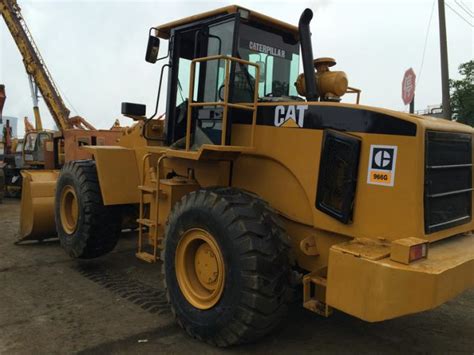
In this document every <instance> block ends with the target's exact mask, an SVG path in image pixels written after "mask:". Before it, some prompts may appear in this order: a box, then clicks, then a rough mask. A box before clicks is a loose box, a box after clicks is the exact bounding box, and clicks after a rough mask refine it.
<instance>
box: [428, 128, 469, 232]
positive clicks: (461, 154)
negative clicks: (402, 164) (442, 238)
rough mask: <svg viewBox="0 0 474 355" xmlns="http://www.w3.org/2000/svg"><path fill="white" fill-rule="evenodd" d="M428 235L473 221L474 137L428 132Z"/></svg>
mask: <svg viewBox="0 0 474 355" xmlns="http://www.w3.org/2000/svg"><path fill="white" fill-rule="evenodd" d="M425 142H426V143H425V147H426V150H425V154H426V157H425V159H426V169H425V232H426V233H427V234H429V233H433V232H436V231H439V230H443V229H447V228H451V227H454V226H457V225H460V224H464V223H468V222H470V221H471V216H472V206H471V205H472V197H471V196H472V147H471V144H472V137H471V135H470V134H462V133H448V132H437V131H428V132H426V141H425Z"/></svg>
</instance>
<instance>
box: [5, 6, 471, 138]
mask: <svg viewBox="0 0 474 355" xmlns="http://www.w3.org/2000/svg"><path fill="white" fill-rule="evenodd" d="M18 2H19V4H20V6H21V7H22V10H23V15H24V17H25V18H26V20H27V23H28V26H29V28H30V30H31V32H32V34H33V37H34V39H35V41H36V43H37V45H38V47H39V49H40V51H41V53H42V56H43V58H44V59H45V61H46V63H47V65H48V67H49V70H50V71H51V73H52V75H53V77H54V80H55V81H56V83H57V85H58V86H59V88H60V90H61V92H62V94H63V96H64V98H65V101H66V104H67V105H68V106H69V108H70V109H71V111H72V114H79V115H81V116H83V117H85V118H87V119H88V120H89V121H90V122H91V123H92V124H93V125H95V126H96V127H98V128H109V127H110V126H111V125H112V123H113V122H114V120H115V119H116V118H120V120H121V122H122V124H124V125H129V124H130V123H131V122H130V120H129V119H127V118H123V117H122V118H121V117H120V103H121V102H122V101H129V102H137V103H145V104H147V107H148V113H149V114H150V113H151V112H152V111H153V106H154V101H155V96H156V90H157V86H158V78H159V70H160V67H159V65H151V64H148V63H146V62H145V61H144V52H145V47H146V41H147V35H148V29H149V28H150V27H151V26H154V25H159V24H162V23H165V22H168V21H171V20H175V19H178V18H182V17H185V16H189V15H193V14H197V13H200V12H203V11H208V10H212V9H214V8H217V7H221V6H225V5H230V4H232V2H230V1H219V0H215V1H196V0H194V1H179V0H173V1H170V2H167V1H132V0H128V1H125V0H116V1H110V0H109V1H99V0H96V1H78V0H50V1H39V0H18ZM446 2H447V3H448V4H449V5H450V6H451V7H452V8H453V9H455V10H456V11H458V12H459V14H461V15H464V17H465V18H466V19H467V20H468V21H470V22H471V24H472V26H474V21H473V20H472V17H469V16H468V14H467V13H466V12H463V10H462V9H461V8H460V7H459V3H461V4H464V6H468V7H469V9H470V11H473V12H474V0H446ZM239 4H240V5H242V6H244V7H247V8H250V9H253V10H256V11H259V12H262V13H265V14H267V15H269V16H272V17H275V18H277V19H280V20H283V21H286V22H289V23H292V24H295V25H296V24H297V22H298V19H299V16H300V14H301V12H302V11H303V10H304V9H305V8H306V7H310V8H311V9H312V10H313V11H314V12H315V18H314V19H313V22H312V24H311V28H312V33H313V51H314V55H315V57H322V56H331V57H334V58H336V60H337V62H338V65H337V67H336V68H337V69H339V70H344V71H345V72H346V73H347V74H348V76H349V84H350V85H351V86H354V87H357V88H360V89H362V101H361V103H363V104H366V105H372V106H382V107H387V108H392V109H395V110H405V109H406V108H405V107H404V105H403V103H402V99H401V80H402V77H403V74H404V72H405V70H406V69H408V68H409V67H413V69H414V70H415V72H416V74H417V75H418V79H419V81H418V86H417V93H416V108H417V109H424V108H426V106H427V105H433V104H438V103H440V102H441V79H440V68H439V67H440V64H439V63H440V60H439V34H438V20H437V19H438V12H437V6H436V5H435V0H357V1H355V0H319V1H317V0H316V1H295V0H292V1H256V0H253V1H247V0H242V1H240V2H239ZM433 6H434V12H433V18H432V21H431V26H430V27H429V32H428V41H427V46H426V53H425V60H424V66H423V70H422V72H421V73H420V67H421V62H422V55H423V48H424V44H425V38H426V34H427V28H428V23H429V19H430V14H431V11H432V8H433ZM446 15H447V27H448V49H449V70H450V76H451V78H458V77H459V75H458V72H457V67H458V66H459V64H461V63H464V62H466V61H469V60H471V59H473V58H474V28H473V27H472V26H470V25H469V24H468V23H466V22H464V21H463V20H462V19H461V18H460V17H459V16H458V15H456V14H455V13H454V12H453V11H451V9H449V8H447V9H446ZM161 50H162V51H161V53H165V50H166V45H165V42H164V41H162V48H161ZM300 71H301V67H300ZM0 83H3V84H5V85H6V90H7V96H8V98H7V101H6V104H5V109H4V115H9V116H16V117H20V118H23V117H24V116H25V115H26V116H29V117H30V118H31V120H32V121H33V113H32V109H31V106H32V102H31V98H30V92H29V86H28V81H27V78H26V75H25V70H24V67H23V63H22V61H21V56H20V54H19V52H18V50H17V48H16V45H15V43H14V42H13V40H12V38H11V35H10V33H9V31H8V29H7V28H6V26H5V23H4V22H3V21H2V20H0ZM165 96H166V95H163V96H162V100H161V105H160V106H161V109H160V111H164V101H165ZM351 100H353V98H352V97H347V99H346V101H351ZM40 109H41V113H42V116H43V126H45V127H47V128H53V127H54V123H53V121H52V119H51V116H50V115H49V112H48V110H47V108H46V106H45V105H44V104H43V103H41V104H40ZM19 131H20V132H22V131H23V122H22V120H21V121H20V126H19Z"/></svg>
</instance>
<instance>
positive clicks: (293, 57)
mask: <svg viewBox="0 0 474 355" xmlns="http://www.w3.org/2000/svg"><path fill="white" fill-rule="evenodd" d="M237 50H238V53H237V54H238V56H239V57H240V58H241V59H244V60H247V61H249V62H253V63H256V64H258V65H259V67H260V78H259V87H258V96H259V98H264V97H281V96H297V95H298V94H297V92H296V88H295V85H294V83H295V82H296V79H297V77H298V74H299V73H298V71H299V43H298V42H297V41H296V40H295V39H294V37H293V36H290V35H288V34H286V35H285V34H278V33H276V32H274V31H272V30H269V29H261V28H259V27H256V26H253V25H252V24H247V23H241V24H240V26H239V41H238V49H237ZM248 72H249V74H250V75H251V76H252V79H253V80H252V81H255V80H257V78H256V69H255V68H254V67H249V68H248Z"/></svg>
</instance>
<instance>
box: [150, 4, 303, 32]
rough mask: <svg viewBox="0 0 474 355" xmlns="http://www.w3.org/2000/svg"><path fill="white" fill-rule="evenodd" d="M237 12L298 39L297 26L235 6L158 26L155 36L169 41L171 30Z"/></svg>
mask: <svg viewBox="0 0 474 355" xmlns="http://www.w3.org/2000/svg"><path fill="white" fill-rule="evenodd" d="M239 11H240V12H241V14H242V13H245V12H247V13H248V18H249V20H252V21H255V22H259V23H262V24H265V25H267V26H269V27H273V28H277V29H280V30H284V31H288V32H290V33H292V34H293V35H294V36H295V37H298V27H297V26H293V25H290V24H289V23H286V22H283V21H280V20H277V19H274V18H273V17H270V16H267V15H264V14H261V13H259V12H256V11H252V10H249V9H246V8H244V7H242V6H237V5H230V6H225V7H221V8H219V9H216V10H212V11H207V12H203V13H200V14H198V15H193V16H189V17H185V18H182V19H180V20H176V21H172V22H168V23H165V24H164V25H160V26H158V27H156V35H157V36H158V37H160V38H163V39H169V38H170V34H171V30H172V29H173V28H176V27H180V26H184V25H187V24H191V23H194V22H198V21H202V20H206V19H209V18H213V17H217V16H221V15H228V14H235V13H237V12H239Z"/></svg>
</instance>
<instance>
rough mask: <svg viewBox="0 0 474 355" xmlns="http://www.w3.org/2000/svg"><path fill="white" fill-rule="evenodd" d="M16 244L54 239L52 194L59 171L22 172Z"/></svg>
mask: <svg viewBox="0 0 474 355" xmlns="http://www.w3.org/2000/svg"><path fill="white" fill-rule="evenodd" d="M21 175H22V177H23V186H22V193H21V211H20V233H19V240H18V242H23V241H27V240H38V241H41V240H44V239H48V238H55V237H56V226H55V223H54V194H55V191H56V181H57V179H58V176H59V170H23V171H22V172H21Z"/></svg>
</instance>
